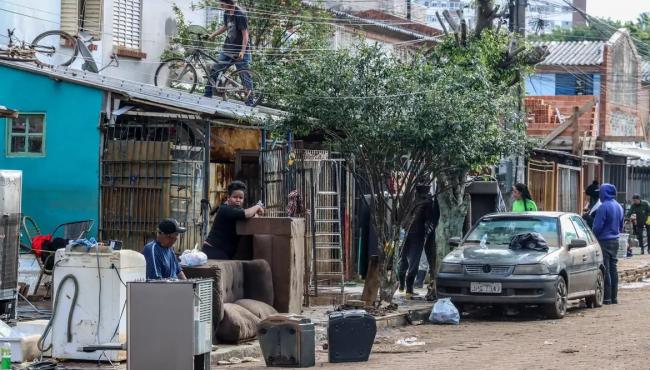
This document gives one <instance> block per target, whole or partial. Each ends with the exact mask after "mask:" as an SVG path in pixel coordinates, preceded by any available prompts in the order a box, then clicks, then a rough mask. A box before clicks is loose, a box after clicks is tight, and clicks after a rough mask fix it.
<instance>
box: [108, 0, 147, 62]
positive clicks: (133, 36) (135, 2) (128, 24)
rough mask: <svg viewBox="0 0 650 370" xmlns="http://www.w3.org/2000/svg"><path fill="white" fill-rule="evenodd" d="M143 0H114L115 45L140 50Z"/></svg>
mask: <svg viewBox="0 0 650 370" xmlns="http://www.w3.org/2000/svg"><path fill="white" fill-rule="evenodd" d="M141 39H142V0H113V45H116V46H123V47H126V48H129V49H136V50H140V42H141Z"/></svg>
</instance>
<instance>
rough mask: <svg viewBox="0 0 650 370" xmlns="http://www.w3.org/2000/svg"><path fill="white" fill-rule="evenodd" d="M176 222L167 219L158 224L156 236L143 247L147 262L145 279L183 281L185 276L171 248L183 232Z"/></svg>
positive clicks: (183, 229)
mask: <svg viewBox="0 0 650 370" xmlns="http://www.w3.org/2000/svg"><path fill="white" fill-rule="evenodd" d="M185 230H186V229H185V228H184V227H181V226H180V225H179V224H178V221H176V220H174V219H172V218H167V219H164V220H162V221H161V222H160V223H159V224H158V235H157V237H156V240H152V241H150V242H149V243H147V245H145V246H144V249H143V250H142V254H143V255H144V259H145V260H146V261H147V279H151V280H156V279H180V280H185V274H183V271H182V270H181V266H180V264H179V263H178V260H177V259H176V255H175V254H174V250H173V249H172V247H173V246H174V243H176V240H178V234H182V233H184V232H185Z"/></svg>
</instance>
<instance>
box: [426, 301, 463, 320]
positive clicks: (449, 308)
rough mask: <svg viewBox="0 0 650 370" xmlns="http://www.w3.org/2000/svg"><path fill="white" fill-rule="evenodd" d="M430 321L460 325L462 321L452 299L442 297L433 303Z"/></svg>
mask: <svg viewBox="0 0 650 370" xmlns="http://www.w3.org/2000/svg"><path fill="white" fill-rule="evenodd" d="M429 321H431V322H432V323H434V324H453V325H458V324H459V323H460V313H459V312H458V309H457V308H456V306H454V304H453V303H451V299H449V298H442V299H439V300H438V301H437V302H436V303H435V304H434V305H433V309H432V310H431V315H429Z"/></svg>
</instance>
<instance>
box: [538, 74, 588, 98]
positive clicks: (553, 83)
mask: <svg viewBox="0 0 650 370" xmlns="http://www.w3.org/2000/svg"><path fill="white" fill-rule="evenodd" d="M578 79H579V80H580V82H581V88H579V84H578ZM579 91H580V92H581V94H578V92H579ZM526 95H528V96H557V95H563V96H574V95H595V96H600V74H598V73H594V74H583V73H580V74H573V73H534V74H531V75H530V76H528V77H527V78H526Z"/></svg>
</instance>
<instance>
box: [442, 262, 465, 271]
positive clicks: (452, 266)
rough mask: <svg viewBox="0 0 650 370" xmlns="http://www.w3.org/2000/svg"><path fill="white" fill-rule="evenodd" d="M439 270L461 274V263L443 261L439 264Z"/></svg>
mask: <svg viewBox="0 0 650 370" xmlns="http://www.w3.org/2000/svg"><path fill="white" fill-rule="evenodd" d="M440 272H442V273H445V274H461V273H462V272H463V265H461V264H460V263H446V262H443V263H442V265H441V266H440Z"/></svg>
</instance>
